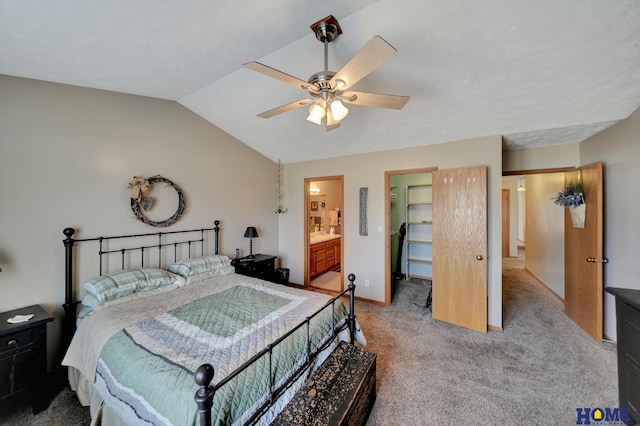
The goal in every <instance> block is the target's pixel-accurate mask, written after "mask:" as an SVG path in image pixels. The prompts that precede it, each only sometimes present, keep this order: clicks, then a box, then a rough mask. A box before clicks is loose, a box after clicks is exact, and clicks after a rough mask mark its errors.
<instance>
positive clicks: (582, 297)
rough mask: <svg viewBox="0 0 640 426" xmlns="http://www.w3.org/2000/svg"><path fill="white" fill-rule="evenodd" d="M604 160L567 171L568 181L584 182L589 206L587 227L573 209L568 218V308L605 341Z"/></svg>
mask: <svg viewBox="0 0 640 426" xmlns="http://www.w3.org/2000/svg"><path fill="white" fill-rule="evenodd" d="M602 175H603V169H602V163H600V162H598V163H594V164H590V165H588V166H583V167H580V168H579V169H578V170H577V171H576V172H568V173H565V183H566V184H569V183H570V182H576V181H577V182H580V183H581V184H582V190H583V191H584V195H585V201H586V205H587V210H586V215H585V224H584V228H575V227H574V226H573V223H572V221H571V214H570V212H569V209H568V208H567V209H565V210H566V211H565V219H564V238H565V239H564V250H565V253H564V262H565V266H564V268H565V269H564V271H565V288H564V309H565V312H566V314H567V316H569V318H571V319H572V320H573V321H574V322H575V323H576V324H578V325H579V326H580V327H581V328H582V329H583V330H584V331H586V332H587V333H588V334H589V335H590V336H591V337H593V338H594V339H595V340H596V341H598V342H601V341H602V333H603V329H602V322H603V308H602V305H603V284H602V275H603V263H604V262H606V261H604V260H603V259H604V258H603V250H602V239H603V225H602V208H603V206H602V204H603V191H602V179H603V177H602Z"/></svg>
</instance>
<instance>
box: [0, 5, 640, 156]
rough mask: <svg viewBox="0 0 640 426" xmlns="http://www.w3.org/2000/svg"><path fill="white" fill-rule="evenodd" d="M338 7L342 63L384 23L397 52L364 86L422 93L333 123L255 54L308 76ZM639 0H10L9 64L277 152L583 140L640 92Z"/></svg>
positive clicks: (624, 112) (355, 109)
mask: <svg viewBox="0 0 640 426" xmlns="http://www.w3.org/2000/svg"><path fill="white" fill-rule="evenodd" d="M329 14H332V15H334V16H335V17H336V18H337V19H338V21H339V22H340V25H341V27H342V29H343V34H342V35H341V36H339V37H338V38H337V39H336V40H335V41H334V42H332V43H331V44H330V46H329V68H330V69H332V70H334V71H337V70H338V69H339V68H340V67H341V66H342V65H344V64H345V63H346V62H347V61H348V60H349V59H350V58H351V57H353V55H355V54H356V53H357V52H358V50H359V49H360V48H361V47H362V46H364V44H366V43H367V41H369V40H370V39H371V37H372V36H374V35H380V36H381V37H383V38H384V39H385V40H387V41H388V42H389V43H390V44H392V45H393V46H394V47H395V48H396V49H398V53H397V54H396V55H395V56H394V57H393V58H391V59H390V60H389V61H388V62H386V63H385V64H383V65H382V66H381V67H380V68H378V69H377V70H376V71H374V72H373V73H371V74H370V75H368V76H367V77H365V78H364V79H363V80H362V81H360V82H359V83H358V84H356V85H355V86H354V87H353V89H355V90H362V91H369V92H380V93H389V94H398V95H408V96H411V100H410V101H409V103H408V104H407V105H406V106H405V108H404V109H402V110H399V111H397V110H388V109H381V108H370V107H360V106H350V107H349V109H350V113H349V115H348V116H347V118H345V119H344V121H343V124H342V127H340V128H339V129H337V130H334V131H332V132H325V130H324V129H323V128H321V127H318V126H315V125H313V124H311V123H309V122H307V121H306V120H305V118H306V114H307V111H306V108H299V109H297V110H294V111H290V112H287V113H284V114H281V115H278V116H275V117H273V118H270V119H263V118H258V117H256V114H258V113H260V112H263V111H265V110H268V109H271V108H274V107H276V106H279V105H282V104H286V103H289V102H292V101H295V100H297V99H300V98H302V97H304V96H305V94H304V92H302V91H300V90H297V89H296V88H294V87H291V86H289V85H286V84H284V83H282V82H279V81H276V80H273V79H270V78H268V77H265V76H263V75H261V74H258V73H255V72H253V71H250V70H247V69H244V68H242V64H243V63H245V62H248V61H251V60H257V61H260V62H262V63H265V64H267V65H269V66H271V67H273V68H277V69H279V70H282V71H284V72H286V73H288V74H291V75H293V76H296V77H298V78H300V79H302V80H307V79H308V78H309V76H311V74H313V73H315V72H317V71H320V70H322V68H323V46H322V44H321V43H320V42H318V41H317V40H316V38H315V36H314V34H313V33H312V32H311V30H310V29H309V25H311V24H312V23H314V22H316V21H317V20H319V19H321V18H323V17H325V16H327V15H329ZM639 22H640V1H637V0H615V1H613V0H612V1H602V0H563V1H562V2H558V1H550V0H539V1H531V0H526V1H525V0H485V1H482V2H479V1H477V0H458V1H455V2H444V1H441V0H427V1H425V0H395V1H391V0H378V1H371V0H342V1H337V0H334V1H323V2H301V1H299V0H273V1H269V2H260V1H251V2H249V1H240V2H203V1H197V2H184V1H179V0H159V1H155V2H149V1H130V0H110V1H108V2H107V1H97V0H90V1H87V0H57V1H50V0H40V1H36V0H33V1H17V0H0V73H2V74H8V75H15V76H21V77H27V78H35V79H41V80H47V81H53V82H59V83H66V84H73V85H78V86H86V87H93V88H99V89H105V90H113V91H118V92H124V93H132V94H137V95H143V96H151V97H157V98H163V99H171V100H176V101H178V102H180V103H181V104H182V105H184V106H185V107H187V108H189V109H191V110H192V111H194V112H195V113H197V114H199V115H201V116H202V117H204V118H205V119H207V120H208V121H210V122H211V123H213V124H215V125H216V126H218V127H220V128H222V129H223V130H225V131H226V132H228V133H229V134H231V135H233V136H234V137H236V138H238V139H240V140H241V141H243V142H244V143H246V144H247V145H249V146H251V147H253V148H254V149H256V150H257V151H259V152H261V153H263V154H264V155H265V156H267V157H269V158H271V159H273V160H274V161H277V160H278V159H281V160H282V161H283V162H285V163H288V162H294V161H305V160H312V159H318V158H329V157H336V156H342V155H348V154H357V153H362V152H370V151H383V150H388V149H396V148H403V147H409V146H415V145H426V144H433V143H442V142H447V141H451V140H458V139H465V138H473V137H479V136H486V135H504V136H505V137H504V141H505V142H504V144H505V148H506V149H517V148H523V147H529V146H534V147H538V146H544V145H549V144H565V143H577V142H580V141H582V140H584V139H586V138H588V137H589V136H591V135H593V134H595V133H597V132H599V131H602V130H603V129H605V128H607V127H609V126H611V125H613V124H615V123H616V122H618V121H620V120H623V119H625V118H626V117H628V116H629V115H630V114H631V113H632V112H633V111H634V110H635V109H636V108H637V107H638V106H639V105H640V72H638V70H640V24H638V23H639Z"/></svg>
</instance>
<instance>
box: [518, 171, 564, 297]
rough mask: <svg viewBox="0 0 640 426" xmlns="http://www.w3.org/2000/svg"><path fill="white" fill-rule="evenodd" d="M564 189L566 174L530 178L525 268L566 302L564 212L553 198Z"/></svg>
mask: <svg viewBox="0 0 640 426" xmlns="http://www.w3.org/2000/svg"><path fill="white" fill-rule="evenodd" d="M563 187H564V173H547V174H536V175H528V176H527V177H526V188H527V191H526V192H525V194H526V203H525V205H526V213H525V218H526V219H525V221H526V224H525V226H526V235H527V248H526V256H525V268H526V269H527V270H528V271H529V272H530V273H532V274H533V275H534V276H535V277H537V278H538V279H539V280H540V281H542V282H543V283H544V284H545V285H546V286H547V287H549V288H550V289H551V290H552V291H553V292H554V293H555V294H556V295H558V296H559V297H560V298H561V299H564V208H562V207H560V206H557V205H555V204H553V200H552V198H554V196H556V195H557V194H558V192H559V191H561V190H562V188H563Z"/></svg>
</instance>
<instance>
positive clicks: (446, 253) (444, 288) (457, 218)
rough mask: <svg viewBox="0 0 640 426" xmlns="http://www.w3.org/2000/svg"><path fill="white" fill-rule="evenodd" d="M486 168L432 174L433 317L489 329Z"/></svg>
mask: <svg viewBox="0 0 640 426" xmlns="http://www.w3.org/2000/svg"><path fill="white" fill-rule="evenodd" d="M486 257H487V167H486V166H480V167H469V168H462V169H449V170H438V171H434V172H433V290H432V295H433V305H432V306H433V308H432V309H433V318H435V319H438V320H441V321H445V322H449V323H452V324H455V325H459V326H462V327H466V328H469V329H472V330H476V331H480V332H483V333H486V332H487V260H486Z"/></svg>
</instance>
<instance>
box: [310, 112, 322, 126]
mask: <svg viewBox="0 0 640 426" xmlns="http://www.w3.org/2000/svg"><path fill="white" fill-rule="evenodd" d="M307 121H309V122H310V123H313V124H317V125H318V126H320V125H322V118H320V117H316V116H315V115H313V114H309V116H308V117H307Z"/></svg>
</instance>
